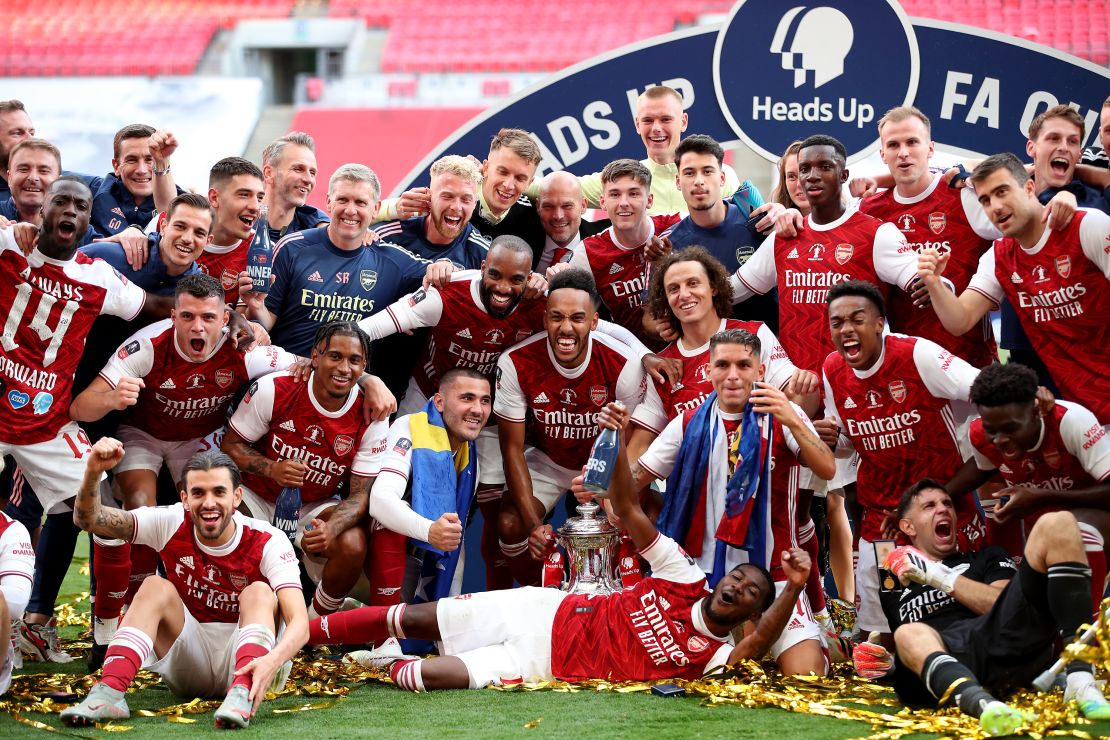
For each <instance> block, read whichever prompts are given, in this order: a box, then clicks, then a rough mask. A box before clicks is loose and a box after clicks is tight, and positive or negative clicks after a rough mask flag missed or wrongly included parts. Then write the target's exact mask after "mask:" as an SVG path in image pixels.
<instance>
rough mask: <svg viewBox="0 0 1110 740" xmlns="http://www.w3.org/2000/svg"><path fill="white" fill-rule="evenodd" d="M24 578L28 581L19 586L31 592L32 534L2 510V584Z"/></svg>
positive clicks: (0, 526) (0, 513)
mask: <svg viewBox="0 0 1110 740" xmlns="http://www.w3.org/2000/svg"><path fill="white" fill-rule="evenodd" d="M23 579H26V580H27V582H26V583H20V584H19V588H20V590H22V591H26V592H28V593H29V592H30V590H31V583H32V582H33V581H34V579H35V548H33V547H32V546H31V535H29V534H27V528H26V527H24V526H23V525H22V524H20V523H19V522H17V521H16V520H15V519H12V518H11V517H10V516H8V515H7V514H5V513H4V512H2V511H0V585H4V584H5V582H11V581H22V580H23ZM12 618H13V619H14V618H15V615H14V614H13V616H12Z"/></svg>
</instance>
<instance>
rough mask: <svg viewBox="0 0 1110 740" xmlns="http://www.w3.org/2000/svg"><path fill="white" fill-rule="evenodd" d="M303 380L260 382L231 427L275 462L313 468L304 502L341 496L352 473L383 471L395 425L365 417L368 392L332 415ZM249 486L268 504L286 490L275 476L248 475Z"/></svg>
mask: <svg viewBox="0 0 1110 740" xmlns="http://www.w3.org/2000/svg"><path fill="white" fill-rule="evenodd" d="M313 377H314V376H310V377H309V379H308V381H302V382H297V381H295V380H294V379H293V378H292V376H290V375H289V373H287V372H280V373H273V374H271V375H264V376H262V377H261V378H259V379H258V380H256V381H254V383H253V384H252V385H251V387H250V390H248V391H247V395H245V396H244V397H243V400H242V402H241V403H240V404H239V406H238V408H236V409H235V413H234V414H233V415H232V417H231V421H230V422H228V423H229V424H231V428H232V429H234V430H235V432H236V433H237V434H238V435H239V436H240V437H242V438H243V439H245V440H247V441H248V442H252V443H253V447H254V448H255V449H256V450H258V451H259V452H260V453H262V454H263V455H265V456H266V457H267V458H269V459H270V460H274V461H278V460H286V459H293V460H300V461H301V462H302V463H304V464H305V467H306V468H308V469H307V470H306V471H305V476H304V484H303V485H302V486H301V501H303V502H304V503H310V502H313V501H323V500H324V499H328V498H331V497H332V496H336V495H339V494H340V492H341V490H342V486H343V485H345V484H346V482H347V472H348V471H350V472H351V473H353V474H354V475H360V476H362V477H364V478H373V477H375V476H376V475H377V474H378V471H379V469H380V468H381V456H382V453H384V452H385V440H386V437H387V436H388V435H389V424H388V423H387V422H384V421H376V422H374V423H373V424H370V425H369V426H368V425H367V424H366V422H365V421H363V417H362V391H361V390H359V389H358V388H356V389H355V390H353V391H351V393H350V395H349V396H348V397H347V400H346V402H344V404H343V407H342V408H340V409H339V410H338V411H328V410H327V409H325V408H324V407H323V406H321V405H320V403H319V401H317V400H316V396H315V395H314V394H313V393H312V378H313ZM243 485H245V486H246V487H247V488H249V489H251V490H252V491H254V492H255V493H257V494H258V495H259V496H261V497H262V498H263V499H265V500H266V501H269V502H270V503H274V502H276V501H277V497H278V493H280V492H281V486H279V485H278V484H277V482H276V481H274V480H273V479H272V478H267V477H265V476H262V475H257V474H255V473H250V472H247V471H245V470H244V471H243Z"/></svg>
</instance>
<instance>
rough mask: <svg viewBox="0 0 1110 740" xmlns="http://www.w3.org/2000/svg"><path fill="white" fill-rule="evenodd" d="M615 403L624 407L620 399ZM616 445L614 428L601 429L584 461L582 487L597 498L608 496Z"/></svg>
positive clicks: (614, 464) (615, 462)
mask: <svg viewBox="0 0 1110 740" xmlns="http://www.w3.org/2000/svg"><path fill="white" fill-rule="evenodd" d="M616 403H618V404H620V406H621V408H624V404H622V403H621V402H620V401H617V402H616ZM618 447H619V445H618V444H617V430H615V429H602V430H601V434H599V435H597V439H596V440H594V446H593V449H592V450H590V459H589V461H588V462H587V463H586V475H585V476H584V477H583V478H582V487H583V488H585V489H586V490H587V491H590V492H591V493H593V494H594V496H595V497H597V498H606V497H607V496H608V491H609V482H610V481H611V480H613V469H614V468H615V467H616V464H617V451H618Z"/></svg>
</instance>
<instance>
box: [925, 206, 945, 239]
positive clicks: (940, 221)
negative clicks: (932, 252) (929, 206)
mask: <svg viewBox="0 0 1110 740" xmlns="http://www.w3.org/2000/svg"><path fill="white" fill-rule="evenodd" d="M947 225H948V218H947V217H946V216H945V215H944V214H943V213H941V212H940V211H933V212H932V213H930V214H929V230H930V231H932V232H933V233H934V234H939V233H940V232H942V231H944V227H945V226H947Z"/></svg>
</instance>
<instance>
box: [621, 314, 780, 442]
mask: <svg viewBox="0 0 1110 740" xmlns="http://www.w3.org/2000/svg"><path fill="white" fill-rule="evenodd" d="M726 329H746V330H747V331H749V332H751V333H752V334H755V335H756V336H757V337H759V344H760V347H759V361H760V362H761V363H763V366H764V372H763V379H764V380H765V381H766V382H768V383H770V384H771V385H773V386H775V387H776V388H782V387H784V386H785V385H786V384H787V382H789V380H790V376H792V375H793V374H794V371H795V370H796V369H797V368H795V367H794V363H793V362H791V361H790V358H789V357H787V355H786V350H784V349H783V348H782V345H781V344H779V340H778V337H776V336H775V333H774V332H773V331H771V330H770V329H769V328H768V327H767V325H766V324H764V323H763V322H762V321H740V320H738V319H721V328H720V329H719V330H718V331H725V330H726ZM659 356H660V357H664V358H667V359H676V360H678V361H679V362H681V363H682V379H681V380H679V381H678V382H677V383H675V384H674V385H671V384H670V383H669V382H664V383H660V382H659V381H657V380H655V379H654V378H652V379H651V382H650V383H648V389H647V394H645V395H644V402H643V403H641V404H640V405H639V406H637V407H636V412H635V413H634V414H633V415H632V423H633V424H636V425H638V426H641V427H643V428H644V429H647V430H649V431H652V432H654V433H655V434H659V432H661V431H663V427H665V426H666V425H667V422H668V421H670V420H671V419H673V418H675V417H676V416H679V415H680V414H682V412H684V411H687V410H689V409H696V408H697V407H698V406H700V405H701V402H702V401H704V400H705V397H706V396H708V395H709V394H710V393H712V392H713V384H712V383H711V382H709V342H706V343H705V344H703V345H702V346H700V347H696V348H695V349H686V348H685V347H684V346H682V340H681V339H679V340H678V341H676V342H672V343H671V344H668V345H667V347H666V348H665V349H663V350H661V351H660V352H659Z"/></svg>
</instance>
